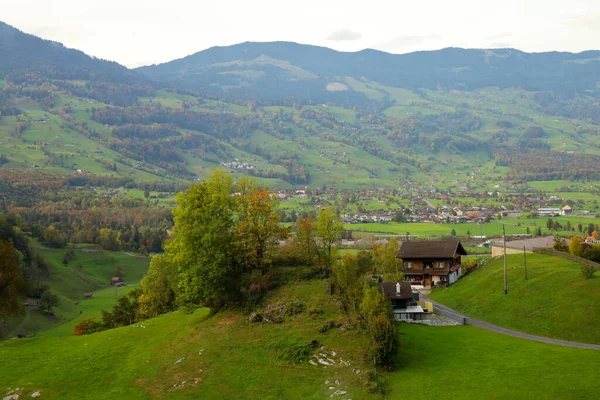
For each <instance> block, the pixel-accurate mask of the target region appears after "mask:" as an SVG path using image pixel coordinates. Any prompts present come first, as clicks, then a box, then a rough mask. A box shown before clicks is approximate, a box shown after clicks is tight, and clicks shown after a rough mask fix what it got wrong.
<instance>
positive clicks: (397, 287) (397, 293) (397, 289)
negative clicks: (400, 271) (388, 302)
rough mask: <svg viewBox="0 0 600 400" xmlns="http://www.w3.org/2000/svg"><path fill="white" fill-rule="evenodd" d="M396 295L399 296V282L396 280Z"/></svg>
mask: <svg viewBox="0 0 600 400" xmlns="http://www.w3.org/2000/svg"><path fill="white" fill-rule="evenodd" d="M396 296H400V282H396Z"/></svg>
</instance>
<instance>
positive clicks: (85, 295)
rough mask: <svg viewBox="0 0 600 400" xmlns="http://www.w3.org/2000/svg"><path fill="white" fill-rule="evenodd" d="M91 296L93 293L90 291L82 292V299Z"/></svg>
mask: <svg viewBox="0 0 600 400" xmlns="http://www.w3.org/2000/svg"><path fill="white" fill-rule="evenodd" d="M93 296H94V293H92V292H85V293H84V294H83V298H84V299H91V298H92V297H93Z"/></svg>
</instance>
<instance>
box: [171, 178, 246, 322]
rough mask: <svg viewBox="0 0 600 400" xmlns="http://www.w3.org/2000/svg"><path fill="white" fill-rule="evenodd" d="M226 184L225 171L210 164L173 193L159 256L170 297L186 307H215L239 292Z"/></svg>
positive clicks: (231, 205) (228, 185)
mask: <svg viewBox="0 0 600 400" xmlns="http://www.w3.org/2000/svg"><path fill="white" fill-rule="evenodd" d="M232 188H233V185H232V181H231V177H230V175H229V174H225V173H224V172H222V171H220V170H216V171H215V172H214V173H213V174H212V175H211V176H210V178H209V179H208V180H207V181H205V182H202V183H199V184H196V185H194V186H192V187H191V188H189V189H188V190H187V191H186V192H184V193H180V194H178V196H177V208H176V209H175V210H174V211H173V215H174V218H175V226H174V228H173V237H172V239H171V240H170V241H168V242H167V243H166V245H165V253H164V257H165V258H166V259H167V260H168V265H169V266H170V267H169V277H170V278H169V279H170V281H171V283H172V288H173V291H174V292H175V296H176V301H177V303H178V304H179V305H182V306H185V307H186V308H189V307H198V306H205V307H211V308H213V309H215V310H216V309H218V308H221V307H224V306H226V305H227V304H228V303H229V302H231V301H232V300H234V299H236V298H237V296H238V294H239V272H240V270H239V264H238V263H237V256H236V254H235V252H234V236H233V227H234V209H235V203H234V199H233V197H232V196H231V192H232Z"/></svg>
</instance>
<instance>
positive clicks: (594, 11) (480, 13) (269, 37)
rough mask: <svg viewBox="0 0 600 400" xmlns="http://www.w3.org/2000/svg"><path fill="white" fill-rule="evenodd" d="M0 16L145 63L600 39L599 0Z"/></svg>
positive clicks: (38, 0) (82, 6)
mask: <svg viewBox="0 0 600 400" xmlns="http://www.w3.org/2000/svg"><path fill="white" fill-rule="evenodd" d="M0 10H1V12H0V21H3V22H6V23H7V24H9V25H12V26H14V27H16V28H18V29H20V30H22V31H24V32H26V33H30V34H33V35H36V36H40V37H42V38H44V39H49V40H54V41H58V42H61V43H63V44H65V46H67V47H70V48H76V49H79V50H82V51H84V52H85V53H87V54H89V55H93V56H96V57H100V58H104V59H107V60H111V61H117V62H119V63H121V64H123V65H126V66H128V67H138V66H142V65H149V64H155V63H161V62H167V61H170V60H173V59H177V58H181V57H185V56H187V55H189V54H193V53H195V52H197V51H201V50H205V49H207V48H210V47H213V46H227V45H232V44H236V43H241V42H245V41H257V42H267V41H278V40H285V41H293V42H299V43H304V44H313V45H318V46H325V47H330V48H333V49H336V50H340V51H358V50H362V49H365V48H372V49H377V50H382V51H387V52H390V53H408V52H412V51H418V50H435V49H440V48H444V47H465V48H504V47H513V48H517V49H520V50H523V51H528V52H539V51H551V50H558V51H571V52H579V51H584V50H592V49H598V48H600V1H599V0H502V1H494V2H491V1H489V0H429V1H414V0H413V1H406V0H404V1H402V0H386V1H381V0H369V1H354V0H344V1H340V0H302V1H297V0H253V1H250V0H217V1H206V0H205V1H202V0H195V1H194V0H168V1H166V0H100V1H90V0H0Z"/></svg>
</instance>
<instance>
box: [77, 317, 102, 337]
mask: <svg viewBox="0 0 600 400" xmlns="http://www.w3.org/2000/svg"><path fill="white" fill-rule="evenodd" d="M103 330H104V327H103V326H102V323H101V322H99V321H96V320H95V319H92V318H88V319H85V320H83V321H82V322H80V323H79V324H77V325H75V329H74V330H73V333H72V335H73V336H83V335H89V334H90V333H95V332H100V331H103Z"/></svg>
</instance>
